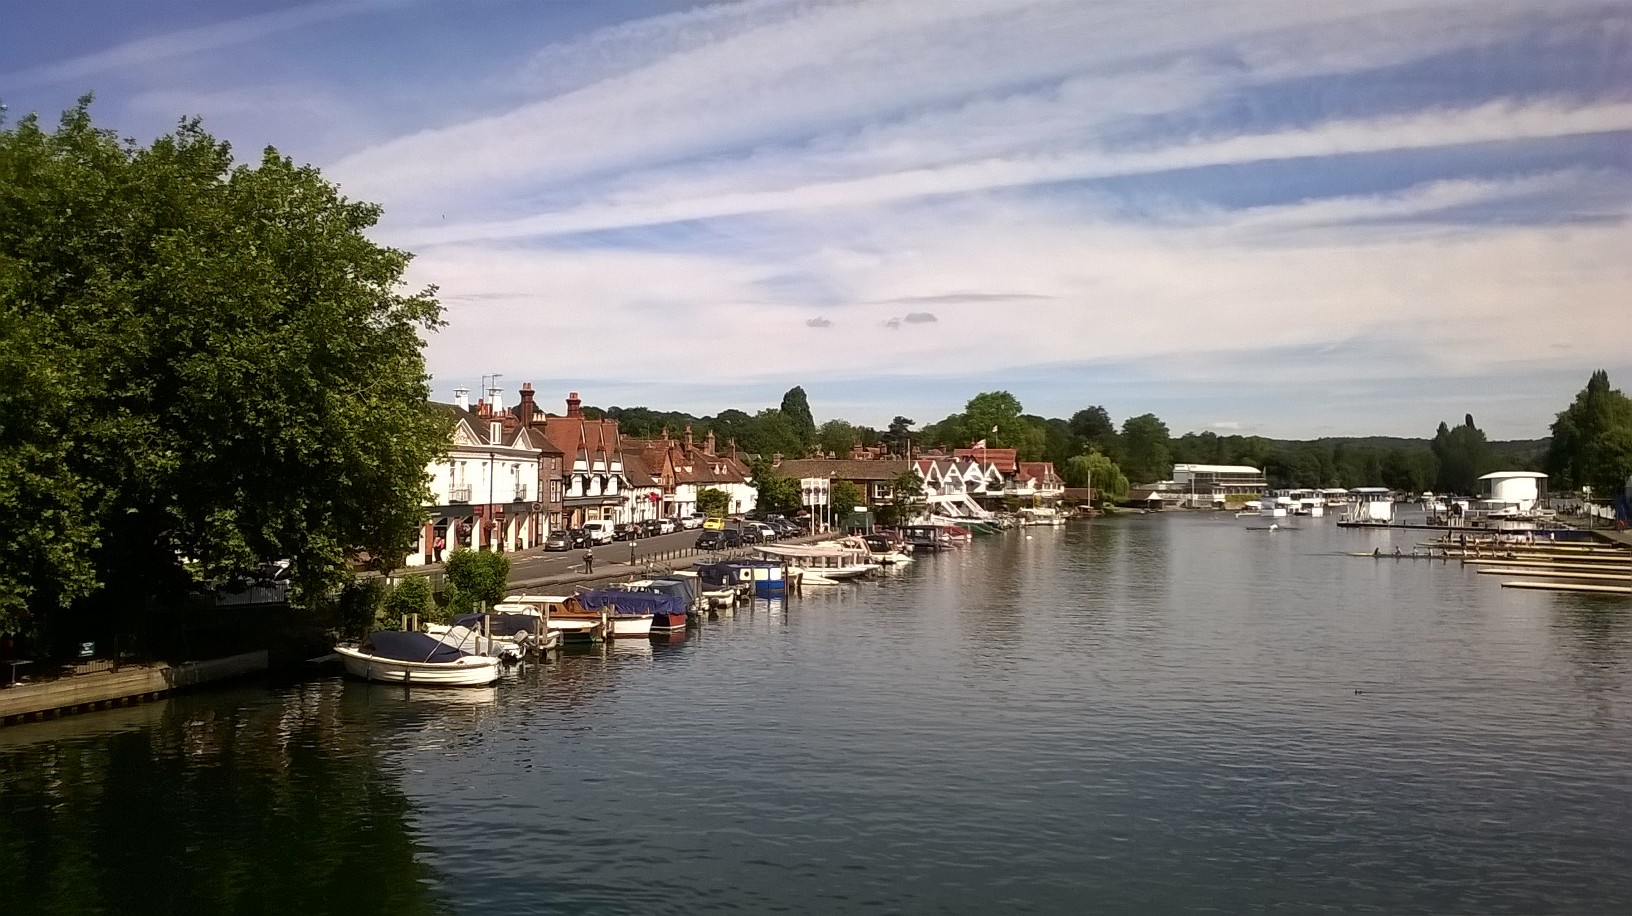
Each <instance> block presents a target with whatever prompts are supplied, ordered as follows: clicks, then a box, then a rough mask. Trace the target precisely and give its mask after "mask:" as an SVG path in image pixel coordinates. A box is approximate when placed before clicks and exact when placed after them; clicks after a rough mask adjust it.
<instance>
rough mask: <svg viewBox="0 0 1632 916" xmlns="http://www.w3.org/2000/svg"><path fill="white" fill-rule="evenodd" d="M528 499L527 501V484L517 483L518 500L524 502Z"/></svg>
mask: <svg viewBox="0 0 1632 916" xmlns="http://www.w3.org/2000/svg"><path fill="white" fill-rule="evenodd" d="M526 501H527V485H526V484H524V483H518V484H516V502H518V503H524V502H526Z"/></svg>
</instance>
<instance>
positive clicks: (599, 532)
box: [584, 522, 612, 544]
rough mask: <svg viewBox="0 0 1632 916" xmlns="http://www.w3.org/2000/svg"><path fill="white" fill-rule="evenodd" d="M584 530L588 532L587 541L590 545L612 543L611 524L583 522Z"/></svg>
mask: <svg viewBox="0 0 1632 916" xmlns="http://www.w3.org/2000/svg"><path fill="white" fill-rule="evenodd" d="M584 530H585V531H587V532H589V541H590V543H591V544H610V543H612V523H611V522H584Z"/></svg>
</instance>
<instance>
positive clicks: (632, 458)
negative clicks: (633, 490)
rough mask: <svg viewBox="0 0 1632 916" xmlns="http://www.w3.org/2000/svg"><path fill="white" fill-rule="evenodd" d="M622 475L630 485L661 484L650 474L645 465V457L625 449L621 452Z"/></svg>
mask: <svg viewBox="0 0 1632 916" xmlns="http://www.w3.org/2000/svg"><path fill="white" fill-rule="evenodd" d="M623 476H624V477H625V478H627V479H628V480H629V485H630V486H631V487H657V486H662V484H661V483H659V482H658V480H657V478H656V477H653V476H652V472H651V470H650V469H649V468H648V467H647V465H646V461H645V459H644V458H643V457H642V456H641V454H640V453H639V452H629V451H626V452H624V453H623Z"/></svg>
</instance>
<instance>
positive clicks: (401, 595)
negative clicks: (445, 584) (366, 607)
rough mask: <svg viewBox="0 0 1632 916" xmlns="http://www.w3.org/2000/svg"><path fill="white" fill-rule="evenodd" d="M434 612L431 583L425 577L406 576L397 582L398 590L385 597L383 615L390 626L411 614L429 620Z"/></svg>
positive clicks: (393, 590)
mask: <svg viewBox="0 0 1632 916" xmlns="http://www.w3.org/2000/svg"><path fill="white" fill-rule="evenodd" d="M434 610H435V602H434V601H433V600H432V595H431V583H430V582H429V581H428V580H427V579H426V578H425V577H424V576H404V577H403V578H401V579H398V580H397V585H396V588H394V589H392V590H391V594H389V595H387V596H386V597H385V608H384V611H383V614H384V616H385V623H386V625H388V626H389V625H391V624H393V623H398V622H400V621H401V620H402V618H404V617H406V616H408V615H409V614H418V615H419V617H420V619H421V620H429V619H430V617H431V614H432V612H433V611H434Z"/></svg>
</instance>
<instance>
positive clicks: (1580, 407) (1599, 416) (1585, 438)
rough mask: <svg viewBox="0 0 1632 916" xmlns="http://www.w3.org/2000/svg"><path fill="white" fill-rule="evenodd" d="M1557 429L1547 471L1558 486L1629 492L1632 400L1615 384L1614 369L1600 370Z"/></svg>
mask: <svg viewBox="0 0 1632 916" xmlns="http://www.w3.org/2000/svg"><path fill="white" fill-rule="evenodd" d="M1552 428H1553V441H1552V443H1551V445H1549V447H1548V449H1547V473H1548V475H1549V476H1550V477H1551V478H1552V480H1551V482H1552V484H1553V486H1554V487H1557V488H1559V489H1576V488H1580V487H1591V488H1592V491H1593V493H1594V494H1595V495H1597V496H1600V497H1604V496H1611V497H1612V496H1614V495H1616V494H1619V493H1621V492H1622V491H1623V489H1624V488H1625V486H1626V479H1627V476H1628V475H1632V399H1629V398H1628V397H1627V396H1626V395H1625V394H1623V393H1622V392H1621V391H1620V390H1618V389H1614V388H1611V387H1609V373H1608V372H1605V371H1604V370H1602V369H1599V370H1598V371H1597V372H1594V373H1593V374H1592V377H1591V378H1590V379H1588V380H1587V387H1585V388H1583V389H1581V391H1580V392H1579V393H1578V394H1576V396H1575V401H1574V402H1573V403H1572V404H1570V406H1569V407H1566V408H1565V409H1564V410H1562V411H1560V412H1559V414H1558V419H1557V420H1555V421H1554V422H1553V427H1552Z"/></svg>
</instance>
